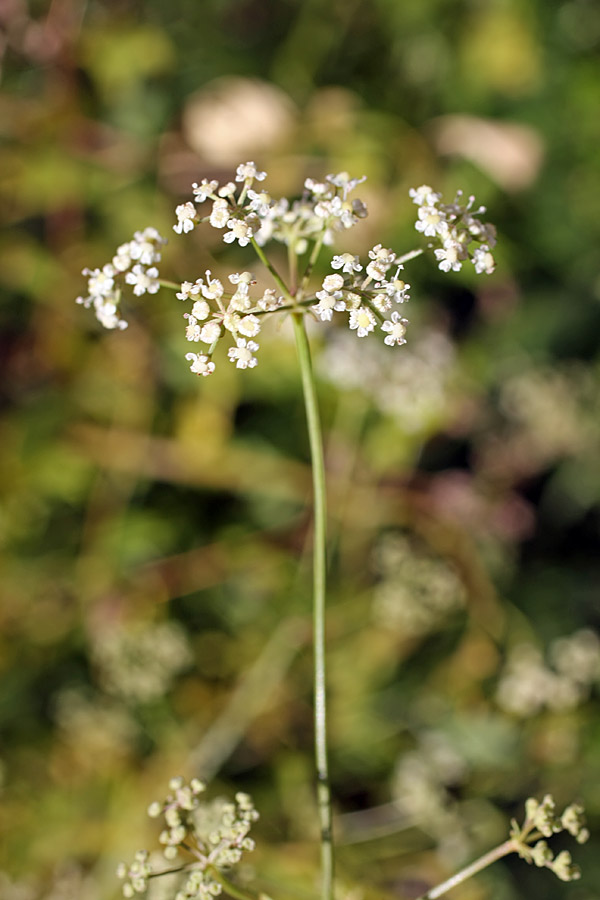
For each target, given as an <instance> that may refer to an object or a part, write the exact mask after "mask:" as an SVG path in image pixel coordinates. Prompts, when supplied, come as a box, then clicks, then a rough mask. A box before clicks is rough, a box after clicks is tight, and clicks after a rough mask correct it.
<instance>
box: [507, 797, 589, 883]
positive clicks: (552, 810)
mask: <svg viewBox="0 0 600 900" xmlns="http://www.w3.org/2000/svg"><path fill="white" fill-rule="evenodd" d="M525 814H526V816H525V822H524V823H523V825H522V826H519V825H518V824H517V822H516V821H515V820H514V819H513V821H512V823H511V831H510V836H511V839H512V840H513V841H514V843H515V845H516V850H517V853H518V854H519V856H520V857H521V858H522V859H525V860H527V862H528V863H534V865H536V866H539V867H540V868H547V869H551V870H552V871H553V872H554V874H555V875H556V876H557V877H558V878H560V880H561V881H576V880H577V879H578V878H581V872H580V871H579V868H578V867H577V866H576V865H574V864H573V862H572V860H571V854H570V853H569V851H568V850H562V851H561V852H560V853H559V854H558V855H557V856H555V855H554V853H553V851H552V850H551V849H550V847H549V846H548V844H547V842H546V841H545V840H543V838H549V837H552V835H554V834H560V832H561V831H567V832H568V833H569V834H571V835H572V836H573V837H574V838H575V840H576V841H577V843H578V844H584V843H585V842H586V841H587V839H588V838H589V836H590V833H589V831H588V829H587V828H586V826H585V817H584V810H583V807H582V806H581V805H580V804H579V803H572V804H570V805H569V806H567V807H566V809H565V811H564V812H563V814H562V815H561V816H558V815H557V814H556V804H555V802H554V798H553V797H552V795H551V794H546V796H545V797H544V799H543V800H542V801H541V803H540V802H538V801H537V800H536V799H535V798H534V797H529V798H528V800H527V801H526V803H525ZM533 841H535V844H533V846H531V845H532V843H533Z"/></svg>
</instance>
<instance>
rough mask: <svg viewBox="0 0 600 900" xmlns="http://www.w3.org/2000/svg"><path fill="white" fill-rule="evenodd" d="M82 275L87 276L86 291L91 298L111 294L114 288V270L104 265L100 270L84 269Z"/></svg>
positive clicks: (112, 267) (110, 266)
mask: <svg viewBox="0 0 600 900" xmlns="http://www.w3.org/2000/svg"><path fill="white" fill-rule="evenodd" d="M83 274H84V275H88V276H89V278H88V291H89V292H90V294H91V295H92V297H107V296H108V295H109V294H111V293H112V292H113V289H114V286H115V274H116V272H115V268H114V266H112V265H111V264H110V263H106V265H105V266H103V267H102V268H101V269H84V270H83Z"/></svg>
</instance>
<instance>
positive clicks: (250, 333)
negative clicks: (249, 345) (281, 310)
mask: <svg viewBox="0 0 600 900" xmlns="http://www.w3.org/2000/svg"><path fill="white" fill-rule="evenodd" d="M238 331H239V333H240V334H243V335H244V337H250V338H252V337H256V335H257V334H258V332H259V331H260V319H259V318H258V316H254V315H250V316H243V317H242V319H241V320H240V323H239V325H238Z"/></svg>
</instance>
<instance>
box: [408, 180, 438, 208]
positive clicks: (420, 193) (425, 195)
mask: <svg viewBox="0 0 600 900" xmlns="http://www.w3.org/2000/svg"><path fill="white" fill-rule="evenodd" d="M408 195H409V197H412V201H413V203H416V204H417V206H435V204H436V203H437V202H438V200H441V199H442V195H441V194H436V193H435V191H434V190H433V188H431V187H429V185H428V184H422V185H421V187H418V188H411V189H410V190H409V192H408Z"/></svg>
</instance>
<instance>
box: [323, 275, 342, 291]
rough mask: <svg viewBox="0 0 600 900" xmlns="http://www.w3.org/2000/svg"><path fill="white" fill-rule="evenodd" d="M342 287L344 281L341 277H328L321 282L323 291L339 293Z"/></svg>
mask: <svg viewBox="0 0 600 900" xmlns="http://www.w3.org/2000/svg"><path fill="white" fill-rule="evenodd" d="M343 287H344V279H343V277H342V276H341V275H328V276H327V277H326V278H325V280H324V281H323V290H324V291H329V292H332V291H339V290H340V289H341V288H343Z"/></svg>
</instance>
